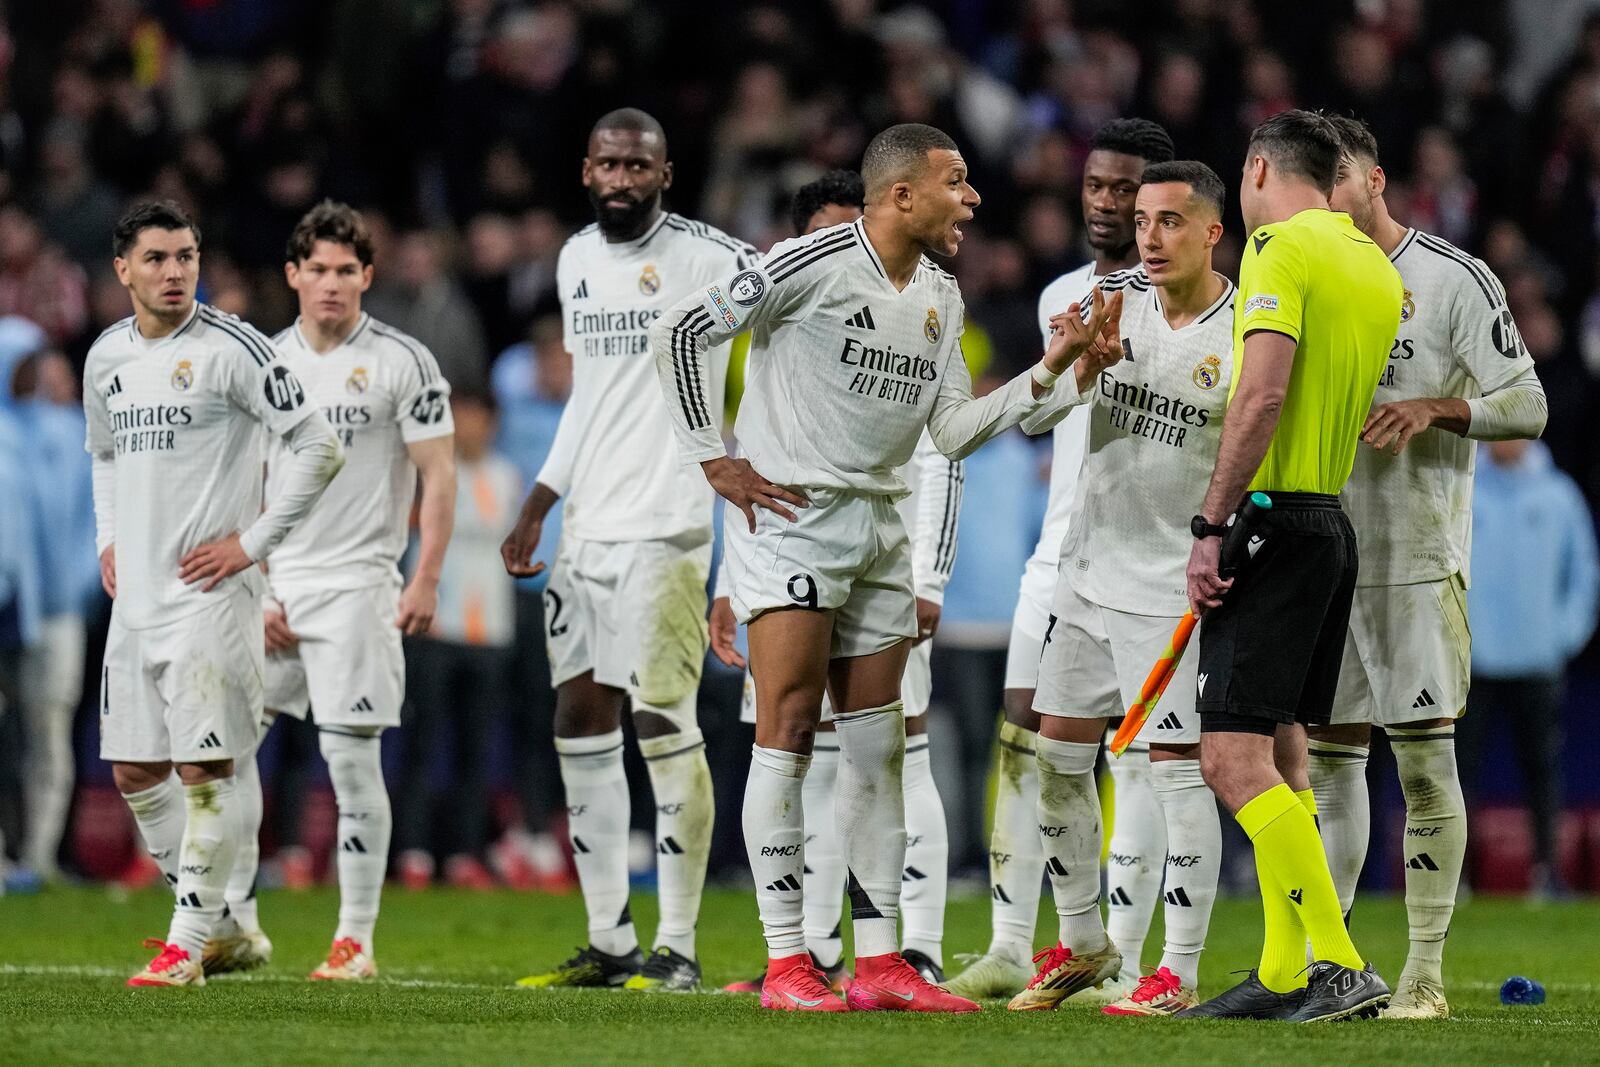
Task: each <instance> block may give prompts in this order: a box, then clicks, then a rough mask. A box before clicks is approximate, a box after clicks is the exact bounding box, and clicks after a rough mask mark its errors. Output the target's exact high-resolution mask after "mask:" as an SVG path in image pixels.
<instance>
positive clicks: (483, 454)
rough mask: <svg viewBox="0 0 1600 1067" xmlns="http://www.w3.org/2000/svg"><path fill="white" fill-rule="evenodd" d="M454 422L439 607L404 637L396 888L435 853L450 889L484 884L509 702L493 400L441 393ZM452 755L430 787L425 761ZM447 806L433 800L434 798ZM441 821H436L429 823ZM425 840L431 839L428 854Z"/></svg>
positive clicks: (501, 492)
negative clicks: (422, 632)
mask: <svg viewBox="0 0 1600 1067" xmlns="http://www.w3.org/2000/svg"><path fill="white" fill-rule="evenodd" d="M450 408H451V412H452V414H453V415H454V417H455V427H456V433H455V447H456V484H457V485H458V486H459V490H458V492H457V494H456V519H455V532H454V533H453V534H452V535H451V539H450V551H449V552H448V553H447V554H446V555H445V561H444V570H443V572H442V574H441V575H440V578H439V610H438V613H437V614H436V615H435V616H434V623H433V629H432V630H431V631H430V632H429V634H428V635H427V636H426V637H417V638H410V639H408V647H407V649H406V690H407V697H406V716H405V727H406V730H405V733H404V735H403V736H402V746H403V747H402V758H401V766H400V780H399V783H398V786H397V788H396V789H395V848H396V850H397V851H398V852H399V858H400V862H399V867H400V878H401V880H402V881H403V882H405V883H406V884H407V885H408V886H411V887H413V888H417V887H420V886H425V885H427V884H428V883H429V882H430V881H431V880H432V878H433V873H434V858H433V857H434V855H435V854H436V853H438V852H441V851H442V853H443V854H444V855H445V856H446V857H447V859H446V861H445V865H444V868H445V878H446V880H447V881H448V882H449V883H450V884H451V885H455V886H461V887H463V888H470V889H485V888H488V887H490V886H491V885H492V884H493V879H492V878H491V877H490V875H489V872H488V870H487V869H486V868H485V867H484V864H483V859H484V856H485V846H486V843H487V840H488V837H487V835H488V830H489V781H488V767H487V765H486V753H487V751H488V744H489V733H490V731H491V730H492V729H493V726H494V721H495V716H496V712H497V711H499V710H500V709H502V708H504V707H505V706H506V705H507V704H508V703H509V702H510V700H511V699H512V694H511V689H510V679H511V647H512V639H513V637H514V634H515V628H516V609H515V605H514V603H513V600H512V598H513V585H512V580H511V578H510V576H508V575H507V574H506V572H505V566H504V564H502V563H501V562H500V542H501V540H502V539H504V537H505V534H506V531H507V530H509V529H511V523H512V520H513V519H515V518H516V513H517V508H518V507H519V506H520V504H521V502H522V486H521V479H520V478H519V477H518V475H517V468H516V467H515V466H513V465H512V463H511V461H510V460H508V459H506V458H505V457H504V456H501V455H499V454H498V453H496V452H494V451H492V446H493V443H494V436H495V404H494V398H493V397H492V396H490V395H489V394H487V393H481V392H473V391H472V390H471V389H467V388H462V389H457V390H455V392H454V393H453V395H452V396H451V400H450ZM442 750H448V751H449V753H450V755H451V757H452V759H451V762H450V772H449V774H448V777H447V778H446V781H447V782H448V783H449V785H448V786H447V788H445V789H440V788H438V783H437V782H436V780H435V776H434V771H435V770H436V769H437V764H438V761H437V759H436V758H435V757H436V756H437V755H438V754H439V753H440V752H441V751H442ZM446 794H447V795H448V796H449V798H450V799H449V803H447V804H446V803H440V802H439V801H440V799H441V798H442V796H444V795H446ZM441 816H444V817H445V821H447V822H448V823H449V825H448V826H445V827H439V826H437V825H436V823H437V821H438V820H439V819H440V817H441ZM435 842H443V845H442V848H439V849H436V848H435V847H434V844H435Z"/></svg>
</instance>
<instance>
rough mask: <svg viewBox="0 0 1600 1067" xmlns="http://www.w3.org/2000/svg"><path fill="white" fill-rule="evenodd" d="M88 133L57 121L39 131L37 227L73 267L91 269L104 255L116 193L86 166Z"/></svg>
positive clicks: (117, 201) (113, 218) (118, 202)
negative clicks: (40, 135)
mask: <svg viewBox="0 0 1600 1067" xmlns="http://www.w3.org/2000/svg"><path fill="white" fill-rule="evenodd" d="M87 139H88V133H87V131H86V130H84V128H83V127H82V126H80V125H78V124H77V123H75V122H71V121H67V120H61V121H57V122H53V123H51V124H50V128H49V129H48V130H46V131H45V136H44V143H43V145H41V147H40V154H39V179H38V182H37V183H36V187H37V189H38V195H37V197H36V199H35V203H34V210H35V211H37V212H38V215H39V225H40V226H41V227H43V229H44V232H45V233H48V234H49V235H50V236H51V237H52V238H53V239H54V240H55V241H57V242H58V243H59V244H60V245H61V247H62V249H63V250H64V251H65V252H66V253H67V255H68V256H70V257H71V258H72V259H73V260H74V261H75V262H76V263H77V264H78V266H80V267H82V268H83V269H84V270H93V269H94V268H95V267H98V266H101V265H102V264H104V263H105V262H106V260H107V258H108V256H109V255H110V248H111V239H110V234H111V227H112V226H113V225H115V224H116V221H117V216H118V215H119V214H120V213H121V198H120V197H118V196H117V193H116V189H115V188H114V187H113V186H112V185H110V184H109V183H108V182H106V181H104V180H103V179H102V178H100V177H99V176H98V175H97V174H96V173H95V172H94V170H93V168H92V167H91V166H90V165H89V156H88V153H87V151H86V150H85V147H86V142H87Z"/></svg>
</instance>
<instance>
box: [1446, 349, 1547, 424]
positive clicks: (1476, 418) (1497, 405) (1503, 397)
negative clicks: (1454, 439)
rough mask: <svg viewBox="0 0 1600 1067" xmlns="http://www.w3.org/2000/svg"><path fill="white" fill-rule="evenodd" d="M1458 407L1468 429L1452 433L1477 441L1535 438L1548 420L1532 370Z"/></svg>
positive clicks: (1539, 388) (1542, 397)
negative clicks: (1465, 419) (1463, 413)
mask: <svg viewBox="0 0 1600 1067" xmlns="http://www.w3.org/2000/svg"><path fill="white" fill-rule="evenodd" d="M1457 403H1459V404H1460V405H1461V406H1462V407H1463V408H1465V409H1466V416H1467V425H1466V426H1465V427H1464V428H1462V429H1459V430H1454V432H1455V433H1460V434H1465V435H1466V436H1467V437H1470V438H1472V439H1473V440H1476V441H1509V440H1514V439H1517V438H1534V437H1538V436H1539V435H1540V434H1542V433H1544V427H1545V423H1546V421H1548V419H1549V417H1550V403H1549V401H1548V400H1547V399H1546V398H1545V395H1544V386H1543V385H1541V384H1540V382H1539V375H1538V374H1537V373H1536V372H1535V371H1534V369H1533V368H1532V367H1529V368H1528V369H1527V370H1526V371H1524V372H1523V373H1522V374H1520V375H1519V376H1517V377H1516V378H1514V379H1512V380H1511V381H1510V382H1508V383H1506V384H1505V385H1504V386H1502V387H1501V388H1499V389H1496V390H1495V391H1494V392H1492V393H1490V394H1489V395H1488V396H1480V397H1474V398H1473V399H1471V400H1461V401H1457ZM1452 429H1453V428H1452Z"/></svg>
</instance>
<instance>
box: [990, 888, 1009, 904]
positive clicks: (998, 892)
mask: <svg viewBox="0 0 1600 1067" xmlns="http://www.w3.org/2000/svg"><path fill="white" fill-rule="evenodd" d="M989 895H990V896H991V897H993V898H994V900H995V903H997V904H1010V903H1013V901H1012V899H1011V898H1010V897H1008V896H1006V887H1005V886H1003V885H997V886H995V887H994V888H993V889H991V890H990V891H989Z"/></svg>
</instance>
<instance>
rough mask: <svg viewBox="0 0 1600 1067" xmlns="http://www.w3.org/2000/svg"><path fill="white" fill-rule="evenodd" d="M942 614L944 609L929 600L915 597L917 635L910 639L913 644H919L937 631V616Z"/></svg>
mask: <svg viewBox="0 0 1600 1067" xmlns="http://www.w3.org/2000/svg"><path fill="white" fill-rule="evenodd" d="M943 614H944V609H943V608H942V607H940V606H939V605H938V604H935V603H934V602H933V601H931V600H924V599H922V598H921V597H917V636H916V637H915V638H914V639H913V640H912V642H911V643H912V644H913V645H920V644H922V642H924V641H926V640H928V638H930V637H932V636H933V635H934V634H936V633H938V632H939V617H940V616H941V615H943Z"/></svg>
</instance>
